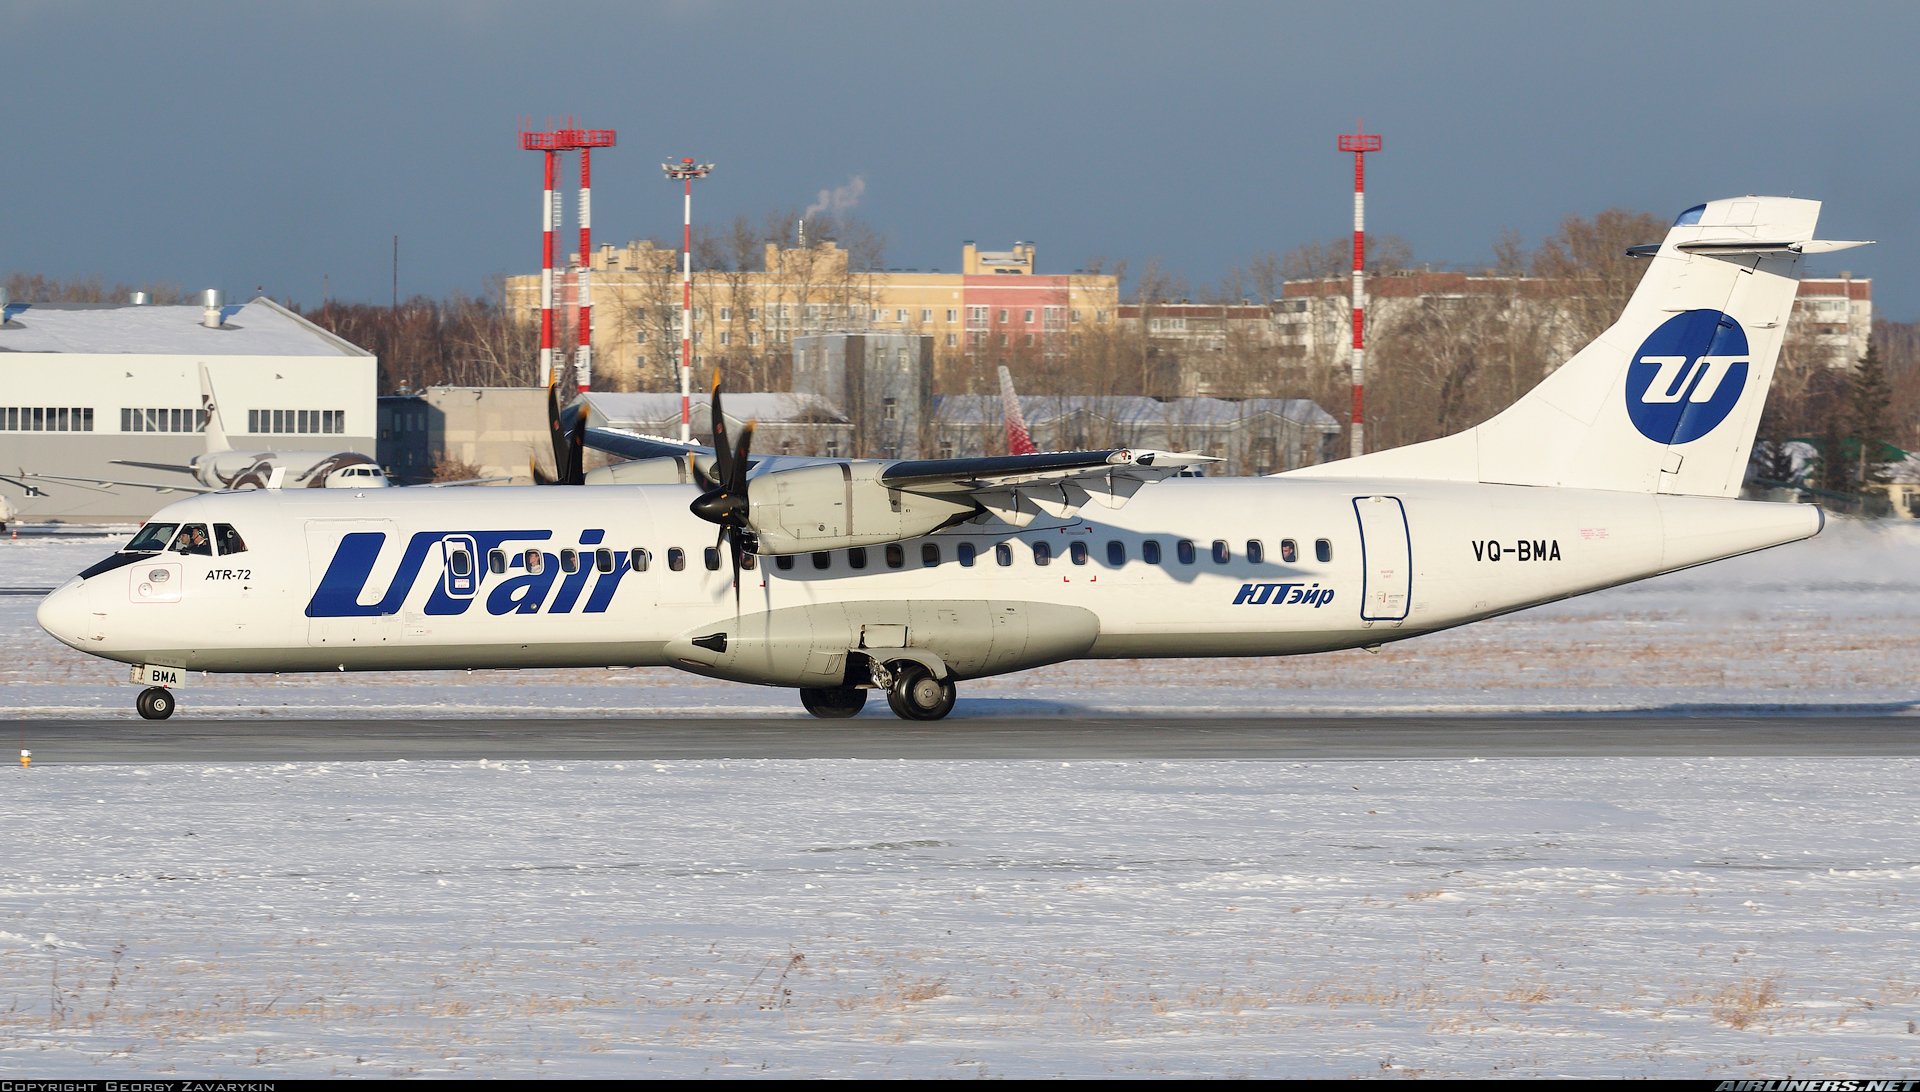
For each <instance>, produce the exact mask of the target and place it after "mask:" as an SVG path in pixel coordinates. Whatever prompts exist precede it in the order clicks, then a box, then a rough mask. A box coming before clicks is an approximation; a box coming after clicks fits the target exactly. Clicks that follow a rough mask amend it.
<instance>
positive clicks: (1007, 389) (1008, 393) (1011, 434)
mask: <svg viewBox="0 0 1920 1092" xmlns="http://www.w3.org/2000/svg"><path fill="white" fill-rule="evenodd" d="M1000 406H1001V409H1003V410H1004V411H1005V412H1006V416H1007V454H1009V455H1035V454H1038V453H1039V451H1040V449H1039V448H1037V447H1034V446H1033V434H1032V433H1031V432H1028V431H1027V419H1026V418H1025V417H1023V416H1021V415H1020V396H1019V395H1017V394H1015V393H1013V373H1012V372H1010V371H1008V370H1007V366H1006V365H1005V364H1002V365H1000Z"/></svg>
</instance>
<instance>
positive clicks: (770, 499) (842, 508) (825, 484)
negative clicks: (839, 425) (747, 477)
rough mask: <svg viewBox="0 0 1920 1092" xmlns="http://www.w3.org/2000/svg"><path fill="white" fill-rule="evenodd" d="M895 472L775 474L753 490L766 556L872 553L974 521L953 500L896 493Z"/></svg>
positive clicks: (871, 467) (825, 468)
mask: <svg viewBox="0 0 1920 1092" xmlns="http://www.w3.org/2000/svg"><path fill="white" fill-rule="evenodd" d="M887 465H888V464H886V463H881V462H846V463H828V464H825V465H821V466H797V467H794V468H792V469H791V470H776V471H773V472H772V473H769V474H762V475H760V476H759V477H757V478H754V479H752V480H751V481H750V482H749V483H748V486H747V501H748V504H749V506H750V511H749V515H748V521H749V523H751V525H752V527H753V533H754V535H755V536H757V537H758V539H759V550H758V552H759V553H762V554H802V553H806V552H808V551H810V550H839V549H845V548H846V547H849V546H872V545H875V544H878V543H882V542H899V541H900V540H902V539H909V538H917V537H919V536H920V535H925V534H931V533H932V532H934V531H937V530H939V529H940V528H942V527H946V526H949V525H951V524H955V523H958V522H960V521H961V520H964V519H967V518H969V517H971V516H973V515H974V514H975V513H976V512H978V511H979V508H978V507H977V506H976V505H975V504H974V503H973V501H972V500H970V499H964V498H961V499H954V500H947V499H945V498H942V497H930V496H925V495H922V494H918V493H908V492H904V491H902V490H899V489H891V488H888V487H887V486H886V485H884V484H882V483H881V481H880V473H881V471H882V470H884V469H885V468H886V466H887Z"/></svg>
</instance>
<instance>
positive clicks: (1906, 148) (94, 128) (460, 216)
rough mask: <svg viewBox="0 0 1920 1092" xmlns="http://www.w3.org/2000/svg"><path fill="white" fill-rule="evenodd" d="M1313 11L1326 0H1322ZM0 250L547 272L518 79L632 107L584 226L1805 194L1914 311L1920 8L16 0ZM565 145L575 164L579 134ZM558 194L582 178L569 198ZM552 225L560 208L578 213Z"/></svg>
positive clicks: (318, 286) (431, 274) (609, 122)
mask: <svg viewBox="0 0 1920 1092" xmlns="http://www.w3.org/2000/svg"><path fill="white" fill-rule="evenodd" d="M1335 9H1337V10H1335ZM0 14H3V15H4V22H0V71H3V72H4V76H0V79H4V81H5V88H6V91H7V96H6V98H7V102H8V104H9V106H10V107H11V108H10V109H9V110H8V111H7V113H6V118H7V120H6V141H7V144H8V146H9V152H8V154H7V155H6V156H5V157H4V158H3V159H0V178H3V179H4V186H5V193H6V196H7V215H6V216H5V217H4V219H3V220H0V270H4V271H39V272H45V273H49V274H55V275H61V276H67V275H76V274H98V275H99V276H101V277H102V278H103V279H104V280H106V281H108V282H116V281H124V282H127V283H131V284H140V283H153V282H171V283H174V284H177V285H180V286H182V287H185V288H199V287H220V288H224V289H226V290H227V291H228V292H229V293H231V294H235V295H242V296H244V295H246V294H250V293H251V292H252V291H253V289H254V287H255V286H256V285H258V286H261V287H263V288H264V289H265V290H266V291H267V292H268V293H270V294H272V295H274V296H276V297H287V298H291V299H292V300H294V301H295V302H297V303H302V304H312V303H316V302H318V300H319V299H320V297H321V294H322V284H323V276H324V277H325V278H326V279H327V283H328V284H330V286H331V290H332V293H333V295H334V296H335V297H336V298H341V299H363V300H374V301H384V300H385V299H386V298H387V296H388V291H389V288H388V283H389V263H390V259H391V247H392V237H393V236H394V235H395V234H398V235H399V236H400V237H401V262H400V291H401V293H402V294H403V295H407V294H411V293H414V292H424V293H427V294H430V295H441V294H445V293H448V292H451V291H455V290H464V291H469V292H473V291H479V290H481V289H482V288H483V287H484V285H485V283H486V281H487V279H488V278H489V277H490V276H491V275H493V274H497V273H503V272H533V271H536V270H537V269H538V261H539V241H538V190H539V184H540V170H539V166H540V164H539V159H540V157H539V156H537V155H535V154H533V153H530V152H524V151H521V150H520V149H519V145H518V140H517V136H516V133H517V131H518V122H519V119H520V117H521V116H522V115H532V116H533V117H534V118H535V119H536V120H544V119H545V118H547V117H549V116H554V117H564V116H566V115H569V114H571V115H573V116H575V117H576V118H577V119H578V121H579V122H580V123H581V124H583V125H587V126H592V127H596V128H612V129H617V130H618V131H619V141H620V143H619V146H618V147H617V148H614V149H612V150H610V151H606V152H602V153H600V154H598V155H596V157H595V160H594V175H595V186H594V221H595V224H594V235H595V240H596V241H597V242H625V241H626V240H628V239H630V238H636V237H644V236H649V235H651V236H658V237H663V238H664V237H673V236H677V234H678V230H679V220H680V201H679V190H678V187H677V186H674V185H672V184H670V183H668V182H666V181H665V180H664V179H662V177H661V175H660V170H659V163H660V161H661V160H662V159H663V158H665V157H667V156H670V155H671V156H678V155H682V154H686V155H694V156H698V157H699V158H701V159H703V160H711V161H713V162H715V163H717V164H718V167H717V169H716V171H715V172H714V175H713V177H712V178H711V179H709V180H707V181H705V182H703V183H699V184H697V186H696V189H695V198H694V212H695V215H696V218H698V219H700V220H703V221H707V222H714V223H718V222H722V221H724V220H726V219H729V218H731V217H732V216H734V215H736V214H747V215H749V216H752V217H754V218H755V219H756V220H757V219H758V218H759V217H760V216H761V215H762V214H764V213H766V212H768V211H770V210H772V209H774V208H777V207H783V206H792V207H796V208H798V207H804V206H806V205H807V204H809V203H811V202H812V201H813V200H814V198H815V196H816V195H817V193H818V192H819V191H820V190H822V189H829V188H831V187H834V186H840V185H845V184H846V183H847V182H848V181H849V179H851V178H855V177H858V178H861V179H863V180H864V187H865V188H864V192H863V193H862V195H861V199H860V202H859V204H858V207H857V209H856V210H855V211H856V213H857V214H858V215H859V216H861V217H862V218H864V219H865V220H867V221H868V222H870V223H871V224H873V225H874V226H875V227H876V228H878V229H879V230H880V231H882V232H883V233H884V235H885V236H886V240H887V263H888V264H889V265H893V266H900V267H912V268H920V269H928V268H941V269H945V270H948V271H953V270H954V269H955V268H956V267H957V265H958V261H959V250H960V245H961V242H962V240H965V239H975V240H978V241H979V242H980V243H981V245H982V246H987V247H992V248H999V247H1003V246H1005V245H1007V244H1009V243H1011V242H1012V241H1013V240H1015V239H1031V240H1036V241H1037V242H1038V243H1039V247H1040V251H1039V256H1040V264H1041V267H1042V271H1043V272H1058V271H1062V270H1068V269H1072V268H1075V267H1078V266H1081V265H1083V264H1085V263H1086V262H1087V261H1088V260H1089V259H1091V258H1094V257H1096V256H1104V257H1106V258H1108V259H1126V260H1128V261H1129V262H1130V263H1132V264H1133V265H1134V266H1135V267H1136V268H1137V267H1138V266H1139V264H1140V263H1142V262H1143V261H1145V260H1146V259H1148V258H1154V257H1158V258H1159V259H1160V260H1161V261H1162V262H1163V263H1164V264H1165V265H1166V266H1168V267H1169V268H1170V269H1172V270H1173V271H1175V272H1176V273H1177V274H1179V275H1181V276H1183V277H1185V278H1186V279H1187V280H1188V281H1189V282H1190V283H1192V284H1193V286H1194V287H1195V289H1196V290H1199V289H1201V288H1203V287H1204V286H1205V285H1208V284H1211V283H1213V282H1216V281H1217V280H1219V278H1220V277H1221V276H1222V274H1224V273H1225V272H1226V271H1227V270H1228V269H1229V268H1230V267H1232V266H1235V265H1240V264H1244V263H1245V262H1247V261H1248V260H1249V259H1250V258H1252V257H1253V256H1255V255H1257V254H1260V253H1263V252H1269V251H1271V252H1284V251H1286V250H1287V249H1289V248H1290V247H1293V246H1295V245H1297V244H1299V243H1302V242H1309V241H1321V240H1326V239H1331V238H1334V237H1336V236H1339V235H1341V234H1342V233H1343V232H1345V231H1346V230H1347V229H1348V226H1349V222H1350V202H1351V182H1350V178H1351V173H1350V172H1351V157H1348V156H1342V155H1339V154H1338V153H1336V152H1335V151H1334V139H1335V137H1336V135H1337V134H1339V133H1341V132H1344V131H1350V130H1351V128H1352V126H1353V124H1354V121H1355V119H1356V118H1365V120H1366V125H1367V128H1368V129H1369V130H1370V131H1374V132H1379V133H1382V134H1383V135H1384V137H1385V141H1386V147H1385V150H1384V151H1383V152H1381V153H1379V154H1378V155H1375V156H1370V157H1369V160H1368V197H1369V202H1368V212H1369V219H1368V226H1369V228H1370V230H1373V231H1376V232H1387V233H1393V234H1396V235H1400V236H1403V237H1405V238H1406V239H1407V240H1408V241H1409V242H1410V243H1411V244H1412V246H1413V248H1414V252H1415V255H1416V257H1417V258H1419V259H1420V260H1423V261H1427V262H1431V263H1433V264H1436V265H1445V266H1463V265H1473V264H1477V263H1483V262H1485V261H1487V260H1488V259H1489V258H1490V256H1491V250H1492V244H1493V242H1494V240H1495V238H1496V237H1497V235H1498V234H1499V232H1500V231H1501V230H1502V229H1503V228H1513V229H1515V230H1517V231H1519V232H1520V233H1521V234H1522V236H1523V237H1524V238H1525V239H1526V240H1527V242H1528V243H1529V244H1532V243H1534V242H1537V241H1538V240H1539V239H1540V238H1541V237H1542V236H1543V235H1545V234H1547V233H1548V232H1550V231H1551V230H1552V229H1553V227H1554V226H1555V224H1556V223H1557V222H1558V221H1559V219H1560V218H1561V217H1562V216H1564V215H1566V214H1568V213H1580V214H1583V215H1590V214H1592V213H1594V212H1597V211H1599V210H1601V209H1603V208H1607V207H1610V206H1623V207H1628V208H1634V209H1644V210H1647V211H1651V212H1656V213H1659V214H1660V215H1662V216H1663V217H1664V216H1666V215H1668V214H1671V213H1675V212H1678V211H1679V210H1681V209H1683V208H1685V207H1687V206H1688V205H1691V204H1695V203H1697V202H1699V201H1702V200H1706V199H1708V198H1713V197H1723V196H1728V195H1730V194H1736V193H1750V192H1757V193H1776V194H1792V195H1799V196H1809V197H1818V198H1820V199H1822V200H1824V201H1825V202H1826V210H1825V213H1826V214H1825V216H1824V218H1823V221H1822V232H1821V233H1822V235H1824V236H1826V237H1829V238H1872V239H1878V240H1880V243H1881V245H1879V246H1877V247H1873V248H1870V249H1868V250H1865V251H1854V252H1849V253H1847V254H1844V255H1836V256H1833V257H1830V258H1824V259H1820V260H1818V261H1817V262H1816V263H1815V264H1814V265H1813V266H1812V270H1813V271H1814V272H1816V273H1834V272H1838V271H1839V270H1840V269H1842V268H1845V269H1848V270H1851V271H1852V272H1854V273H1855V274H1856V275H1864V276H1872V277H1874V278H1875V281H1876V283H1875V286H1874V287H1875V297H1876V305H1877V308H1878V310H1879V313H1880V314H1881V316H1882V317H1886V318H1892V319H1899V320H1911V319H1915V318H1920V278H1917V277H1916V273H1917V272H1920V255H1917V254H1916V251H1915V247H1914V243H1915V242H1916V240H1915V235H1916V228H1917V227H1920V219H1917V217H1916V213H1915V205H1914V201H1915V198H1914V194H1913V190H1914V184H1915V181H1916V177H1920V171H1916V161H1917V160H1920V151H1916V142H1915V140H1914V139H1913V134H1912V133H1911V132H1910V130H1909V127H1908V117H1909V115H1910V113H1911V111H1912V109H1913V105H1914V103H1915V102H1916V101H1920V94H1917V93H1916V92H1920V75H1916V72H1920V66H1916V65H1915V64H1914V63H1913V61H1912V57H1911V53H1912V50H1913V48H1914V45H1915V43H1916V42H1920V6H1914V5H1910V4H1890V3H1889V4H1847V5H1817V4H1809V3H1804V2H1800V3H1792V4H1788V3H1774V2H1760V3H1738V4H1733V3H1714V4H1707V3H1697V4H1688V3H1679V4H1674V3H1663V4H1639V3H1609V4H1605V5H1601V4H1587V5H1582V6H1579V7H1574V6H1571V5H1560V4H1538V3H1485V2H1481V3H1454V4H1412V3H1408V4H1394V3H1387V4H1381V3H1353V2H1348V3H1343V4H1340V5H1325V4H1316V5H1311V6H1308V5H1300V6H1294V5H1285V4H1276V3H1211V4H1208V3H1201V4H1179V5H1173V4H1146V3H1101V4H1090V3H1065V2H1059V3H1032V2H1029V3H999V2H978V0H976V2H969V3H964V4H910V3H897V2H896V3H834V4H801V3H741V2H716V3H693V2H678V3H584V4H583V3H545V4H538V5H533V4H517V3H504V2H502V3H438V2H425V0H422V2H416V3H406V2H391V0H390V2H384V3H360V2H335V3H328V4H297V3H287V4H271V5H263V4H219V3H202V4H194V3H186V4H178V3H174V4H141V5H136V4H131V3H92V4H89V3H52V2H25V3H10V4H4V5H0ZM567 170H568V172H569V174H570V175H571V172H572V167H571V165H570V161H569V166H568V168H567ZM569 211H570V212H571V206H570V208H569ZM568 241H569V242H571V239H569V240H568Z"/></svg>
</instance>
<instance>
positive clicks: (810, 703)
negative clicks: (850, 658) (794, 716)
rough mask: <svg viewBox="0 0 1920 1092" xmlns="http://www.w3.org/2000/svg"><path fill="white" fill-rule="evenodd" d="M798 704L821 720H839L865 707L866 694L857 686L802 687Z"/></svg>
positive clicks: (855, 713)
mask: <svg viewBox="0 0 1920 1092" xmlns="http://www.w3.org/2000/svg"><path fill="white" fill-rule="evenodd" d="M800 704H801V705H803V706H805V707H806V709H807V712H809V713H812V714H813V715H814V716H816V717H820V718H821V719H823V720H841V719H844V718H846V717H851V716H855V715H857V714H858V713H859V712H860V710H862V709H865V708H866V707H867V692H866V691H865V690H862V689H860V688H859V687H857V686H829V687H812V686H803V687H801V688H800Z"/></svg>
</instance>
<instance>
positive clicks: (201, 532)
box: [173, 523, 213, 557]
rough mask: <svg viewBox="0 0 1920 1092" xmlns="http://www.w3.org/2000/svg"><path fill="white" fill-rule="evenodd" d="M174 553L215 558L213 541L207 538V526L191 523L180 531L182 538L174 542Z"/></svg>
mask: <svg viewBox="0 0 1920 1092" xmlns="http://www.w3.org/2000/svg"><path fill="white" fill-rule="evenodd" d="M173 552H174V553H176V554H204V555H206V556H208V557H212V556H213V540H212V539H210V538H208V537H207V525H206V524H204V523H189V524H187V525H186V526H185V527H183V528H181V529H180V537H179V538H176V539H174V540H173Z"/></svg>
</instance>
